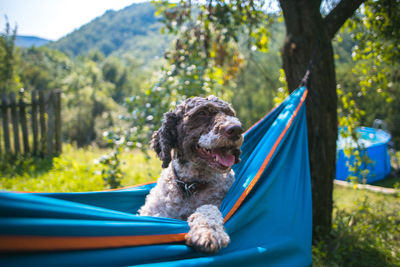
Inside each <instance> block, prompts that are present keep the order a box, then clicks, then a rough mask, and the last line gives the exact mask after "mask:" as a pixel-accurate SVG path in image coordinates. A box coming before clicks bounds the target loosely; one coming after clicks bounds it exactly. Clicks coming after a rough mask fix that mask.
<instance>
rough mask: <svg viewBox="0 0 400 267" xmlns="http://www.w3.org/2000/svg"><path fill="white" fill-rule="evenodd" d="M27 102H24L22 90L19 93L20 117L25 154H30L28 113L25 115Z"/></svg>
mask: <svg viewBox="0 0 400 267" xmlns="http://www.w3.org/2000/svg"><path fill="white" fill-rule="evenodd" d="M25 111H26V110H25V102H24V91H23V89H21V91H20V92H19V117H20V122H21V129H22V141H23V144H24V153H25V154H28V153H29V152H30V149H29V138H28V125H27V123H26V113H25Z"/></svg>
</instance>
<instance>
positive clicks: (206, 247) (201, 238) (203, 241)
mask: <svg viewBox="0 0 400 267" xmlns="http://www.w3.org/2000/svg"><path fill="white" fill-rule="evenodd" d="M185 239H186V244H187V245H188V246H191V247H193V248H194V249H195V250H197V251H200V252H205V253H217V252H218V251H219V250H220V249H221V248H224V247H226V246H227V245H228V244H229V242H230V238H229V236H228V234H227V233H226V232H225V231H224V230H223V229H212V228H207V227H194V228H192V229H190V231H189V233H188V234H187V235H186V238H185Z"/></svg>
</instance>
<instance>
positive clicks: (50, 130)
mask: <svg viewBox="0 0 400 267" xmlns="http://www.w3.org/2000/svg"><path fill="white" fill-rule="evenodd" d="M53 140H54V93H53V91H50V92H49V93H48V97H47V154H48V155H52V154H53Z"/></svg>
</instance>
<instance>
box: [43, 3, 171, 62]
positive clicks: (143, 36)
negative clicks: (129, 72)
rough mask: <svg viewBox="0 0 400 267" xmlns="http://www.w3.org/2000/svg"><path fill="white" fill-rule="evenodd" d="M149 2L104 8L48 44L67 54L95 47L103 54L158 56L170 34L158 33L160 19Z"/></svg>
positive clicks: (82, 52) (141, 56) (74, 54)
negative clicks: (116, 7)
mask: <svg viewBox="0 0 400 267" xmlns="http://www.w3.org/2000/svg"><path fill="white" fill-rule="evenodd" d="M154 12H155V8H154V7H153V6H152V5H151V4H150V3H140V4H132V5H130V6H128V7H126V8H124V9H122V10H119V11H113V10H108V11H107V12H106V13H104V15H102V16H100V17H98V18H96V19H94V20H92V21H91V22H90V23H88V24H85V25H83V26H82V27H81V28H79V29H77V30H75V31H73V32H72V33H70V34H68V35H67V36H65V37H63V38H61V39H60V40H58V41H56V42H53V43H51V44H49V47H50V48H56V49H58V50H60V51H62V52H64V53H66V54H68V55H71V56H78V55H85V54H87V53H88V52H89V51H91V50H94V49H97V50H99V51H100V52H102V53H103V54H104V55H105V56H109V55H116V56H118V57H121V56H122V55H123V54H126V53H128V54H129V55H131V56H133V57H135V58H139V59H142V60H144V61H149V60H152V59H154V57H161V56H162V55H163V52H164V50H165V48H166V47H168V45H169V44H170V41H171V38H170V37H168V36H167V35H162V34H161V33H160V28H161V23H160V22H158V21H157V18H156V17H155V15H154Z"/></svg>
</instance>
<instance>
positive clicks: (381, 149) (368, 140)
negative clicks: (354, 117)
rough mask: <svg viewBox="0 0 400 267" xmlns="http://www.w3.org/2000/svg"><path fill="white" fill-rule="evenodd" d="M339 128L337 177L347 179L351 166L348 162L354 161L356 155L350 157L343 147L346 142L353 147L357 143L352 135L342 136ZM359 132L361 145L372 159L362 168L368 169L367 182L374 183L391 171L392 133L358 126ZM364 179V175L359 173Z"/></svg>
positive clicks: (355, 146)
mask: <svg viewBox="0 0 400 267" xmlns="http://www.w3.org/2000/svg"><path fill="white" fill-rule="evenodd" d="M343 130H344V128H341V129H340V130H339V137H338V140H337V143H336V147H337V152H336V179H337V180H346V179H347V178H348V176H349V174H350V173H349V168H348V167H347V165H346V163H347V161H349V164H352V163H353V162H354V156H351V157H350V160H349V158H348V157H346V156H345V155H344V152H343V149H344V148H345V146H346V144H348V145H349V146H351V147H352V148H357V145H356V143H355V142H354V141H353V140H352V139H351V138H350V137H346V138H344V137H341V135H340V131H343ZM357 133H358V134H359V135H360V138H359V140H358V142H359V144H360V145H361V147H363V148H365V149H366V150H364V151H366V153H367V155H368V158H369V159H370V160H371V161H372V163H370V164H363V166H362V169H363V170H365V169H368V170H369V173H368V175H367V183H372V182H375V181H379V180H382V179H384V178H385V177H386V176H387V175H388V174H389V173H390V156H389V150H388V143H389V141H390V139H391V135H390V134H389V133H387V132H385V131H384V130H380V129H374V128H368V127H360V128H357ZM355 176H358V177H359V178H360V179H361V181H362V178H363V177H362V175H361V174H360V173H357V174H356V175H355Z"/></svg>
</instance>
